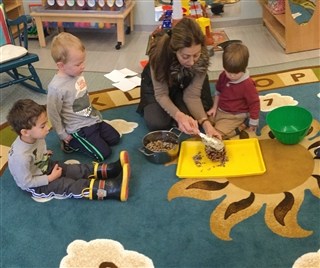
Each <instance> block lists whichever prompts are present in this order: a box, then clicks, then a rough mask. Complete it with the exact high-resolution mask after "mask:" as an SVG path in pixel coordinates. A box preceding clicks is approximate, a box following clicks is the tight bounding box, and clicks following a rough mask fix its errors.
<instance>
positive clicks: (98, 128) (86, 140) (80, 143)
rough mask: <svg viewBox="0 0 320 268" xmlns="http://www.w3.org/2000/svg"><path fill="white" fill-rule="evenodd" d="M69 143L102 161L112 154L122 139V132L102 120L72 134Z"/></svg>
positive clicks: (72, 146)
mask: <svg viewBox="0 0 320 268" xmlns="http://www.w3.org/2000/svg"><path fill="white" fill-rule="evenodd" d="M72 137H73V139H72V140H71V141H70V143H69V145H70V147H71V148H72V149H75V150H78V151H80V152H83V153H85V154H87V155H89V156H90V157H92V158H94V159H96V160H97V161H98V162H101V161H103V160H105V159H106V158H108V156H110V155H111V152H112V151H111V148H110V146H113V145H115V144H117V143H119V141H120V134H119V133H118V131H117V130H115V129H114V128H113V127H112V126H111V125H109V124H107V123H106V122H104V121H102V122H100V123H97V124H94V125H92V126H89V127H84V128H82V129H80V130H79V131H78V132H77V133H73V134H72Z"/></svg>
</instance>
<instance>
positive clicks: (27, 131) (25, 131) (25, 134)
mask: <svg viewBox="0 0 320 268" xmlns="http://www.w3.org/2000/svg"><path fill="white" fill-rule="evenodd" d="M20 134H21V136H23V137H29V135H30V134H29V129H25V128H23V129H21V130H20Z"/></svg>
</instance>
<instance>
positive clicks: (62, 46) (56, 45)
mask: <svg viewBox="0 0 320 268" xmlns="http://www.w3.org/2000/svg"><path fill="white" fill-rule="evenodd" d="M71 49H76V50H80V51H82V52H85V47H84V45H83V44H82V42H81V40H80V39H79V38H78V37H76V36H74V35H72V34H70V33H66V32H62V33H60V34H58V35H57V36H55V37H54V38H53V40H52V45H51V56H52V58H53V60H54V61H55V62H62V63H66V62H68V56H69V51H70V50H71Z"/></svg>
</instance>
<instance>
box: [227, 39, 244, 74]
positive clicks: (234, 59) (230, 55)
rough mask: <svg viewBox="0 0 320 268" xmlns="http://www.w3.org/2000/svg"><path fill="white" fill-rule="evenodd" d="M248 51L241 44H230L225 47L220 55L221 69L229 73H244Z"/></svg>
mask: <svg viewBox="0 0 320 268" xmlns="http://www.w3.org/2000/svg"><path fill="white" fill-rule="evenodd" d="M248 61H249V50H248V48H247V47H246V46H245V45H244V44H242V43H232V44H230V45H228V46H227V47H225V49H224V51H223V55H222V65H223V68H224V69H225V70H226V71H227V72H229V73H235V74H236V73H240V72H245V71H246V69H247V67H248Z"/></svg>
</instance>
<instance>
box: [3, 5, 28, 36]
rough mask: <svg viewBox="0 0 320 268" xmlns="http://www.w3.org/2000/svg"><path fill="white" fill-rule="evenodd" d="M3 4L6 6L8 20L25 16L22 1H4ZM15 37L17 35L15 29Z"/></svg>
mask: <svg viewBox="0 0 320 268" xmlns="http://www.w3.org/2000/svg"><path fill="white" fill-rule="evenodd" d="M2 3H3V4H4V9H5V11H6V16H7V18H8V19H16V18H18V17H19V16H21V15H23V14H24V8H23V3H22V0H3V1H2ZM13 35H15V30H14V28H13Z"/></svg>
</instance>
